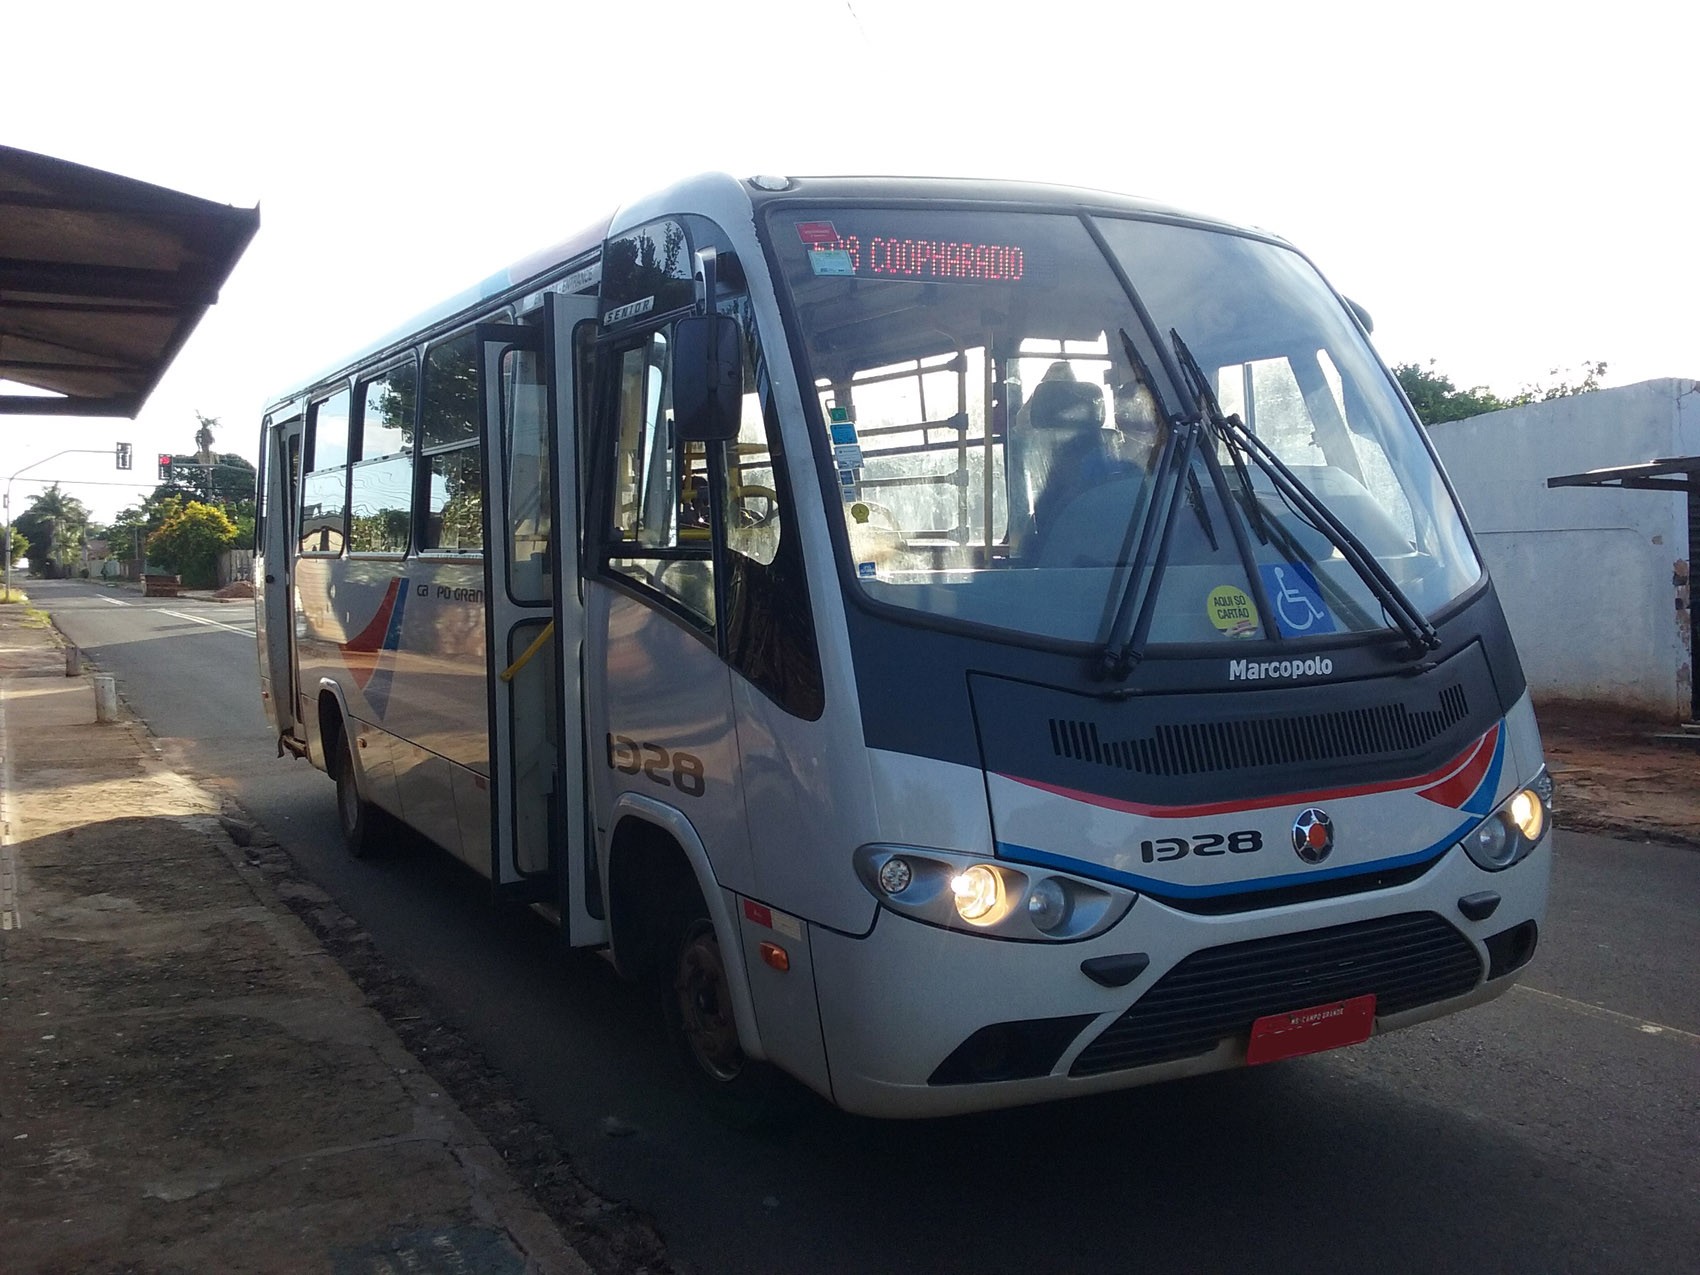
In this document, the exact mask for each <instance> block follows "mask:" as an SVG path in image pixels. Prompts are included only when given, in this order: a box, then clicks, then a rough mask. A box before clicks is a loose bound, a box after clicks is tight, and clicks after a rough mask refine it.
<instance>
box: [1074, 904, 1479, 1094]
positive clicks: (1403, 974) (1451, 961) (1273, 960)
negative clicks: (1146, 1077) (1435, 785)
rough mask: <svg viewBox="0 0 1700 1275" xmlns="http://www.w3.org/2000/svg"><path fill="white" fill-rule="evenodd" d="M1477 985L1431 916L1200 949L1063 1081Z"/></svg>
mask: <svg viewBox="0 0 1700 1275" xmlns="http://www.w3.org/2000/svg"><path fill="white" fill-rule="evenodd" d="M1481 977H1482V961H1481V958H1480V957H1479V956H1478V955H1477V954H1476V949H1475V947H1474V946H1473V945H1472V944H1471V943H1470V941H1469V940H1468V939H1466V938H1465V937H1464V936H1463V935H1462V934H1461V933H1459V932H1458V930H1457V929H1456V928H1454V927H1453V926H1451V925H1449V924H1448V923H1447V922H1446V921H1445V920H1443V919H1442V918H1441V917H1439V916H1437V915H1436V914H1435V913H1433V912H1407V913H1405V914H1403V915H1401V916H1390V917H1382V918H1379V919H1377V920H1374V921H1357V922H1354V923H1352V924H1350V925H1336V926H1333V927H1331V928H1329V929H1325V930H1310V931H1306V932H1304V933H1301V934H1282V935H1279V936H1277V937H1275V938H1268V939H1253V940H1251V941H1249V942H1245V943H1230V944H1227V945H1226V946H1224V947H1212V948H1206V949H1205V950H1204V951H1202V952H1194V953H1193V954H1192V955H1191V956H1189V957H1187V958H1186V959H1185V960H1183V961H1182V962H1181V963H1180V964H1179V965H1177V966H1175V968H1174V969H1172V970H1170V971H1169V972H1168V973H1167V974H1165V975H1164V976H1163V977H1162V978H1161V979H1159V980H1158V981H1157V984H1156V986H1154V987H1153V988H1152V989H1151V990H1150V991H1148V992H1146V993H1145V995H1144V996H1142V997H1140V998H1139V1000H1138V1001H1137V1002H1135V1004H1134V1006H1133V1008H1131V1009H1130V1010H1128V1011H1127V1013H1125V1014H1123V1015H1122V1016H1121V1017H1120V1018H1118V1019H1117V1020H1116V1021H1115V1022H1113V1023H1111V1024H1110V1026H1109V1027H1107V1028H1105V1029H1104V1031H1103V1033H1102V1034H1101V1035H1100V1036H1099V1037H1098V1039H1097V1040H1095V1041H1093V1042H1092V1043H1091V1044H1090V1045H1088V1046H1087V1047H1086V1048H1085V1050H1083V1051H1082V1052H1081V1054H1080V1057H1079V1058H1077V1059H1075V1062H1074V1066H1073V1067H1072V1068H1071V1069H1070V1073H1069V1074H1070V1075H1074V1076H1096V1075H1099V1074H1101V1073H1103V1072H1106V1071H1119V1070H1122V1069H1124V1068H1127V1067H1144V1066H1149V1065H1150V1064H1152V1063H1160V1062H1171V1061H1173V1060H1175V1059H1177V1058H1193V1057H1196V1056H1198V1055H1199V1054H1207V1053H1209V1052H1210V1051H1211V1050H1212V1049H1214V1048H1216V1046H1217V1044H1218V1043H1219V1042H1220V1041H1222V1040H1224V1039H1226V1038H1228V1037H1232V1036H1245V1035H1247V1034H1248V1033H1249V1032H1250V1031H1251V1025H1252V1023H1253V1022H1254V1021H1255V1020H1257V1019H1259V1018H1262V1017H1263V1016H1264V1015H1265V1014H1280V1013H1285V1012H1287V1011H1289V1010H1295V1009H1305V1008H1307V1007H1309V1006H1312V1005H1325V1004H1327V1003H1329V1002H1330V1001H1339V1000H1346V999H1348V998H1349V997H1353V996H1365V995H1369V994H1371V993H1373V994H1374V996H1375V1012H1376V1013H1377V1014H1378V1015H1381V1014H1398V1013H1402V1012H1403V1011H1405V1010H1408V1009H1415V1008H1416V1007H1417V1006H1419V1005H1428V1004H1432V1003H1433V1002H1435V1001H1441V1000H1446V999H1447V998H1448V997H1452V996H1461V995H1463V994H1464V993H1465V992H1468V991H1469V990H1470V989H1471V988H1473V987H1475V986H1476V984H1477V983H1478V982H1479V981H1480V980H1481Z"/></svg>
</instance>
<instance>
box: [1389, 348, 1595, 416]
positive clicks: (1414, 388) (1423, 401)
mask: <svg viewBox="0 0 1700 1275" xmlns="http://www.w3.org/2000/svg"><path fill="white" fill-rule="evenodd" d="M1582 370H1583V375H1582V378H1581V379H1580V380H1579V381H1576V382H1575V383H1572V382H1570V381H1569V380H1567V379H1566V380H1560V381H1558V382H1557V383H1556V384H1553V385H1541V384H1539V383H1538V382H1537V383H1535V384H1531V385H1525V386H1524V387H1523V388H1522V389H1521V390H1519V391H1518V392H1517V393H1515V394H1513V395H1511V397H1509V398H1501V397H1500V396H1499V395H1497V394H1495V393H1494V392H1493V391H1492V390H1490V389H1488V387H1487V386H1485V385H1477V386H1475V387H1473V388H1471V389H1467V390H1461V389H1459V388H1458V387H1457V386H1456V385H1454V384H1453V383H1452V379H1451V378H1450V377H1448V376H1446V375H1445V374H1443V373H1441V372H1438V371H1435V370H1434V360H1433V359H1430V360H1429V361H1428V367H1426V368H1424V367H1420V366H1418V365H1417V364H1415V363H1399V364H1396V365H1395V366H1394V368H1393V375H1394V376H1396V377H1398V378H1399V384H1400V385H1401V386H1402V387H1403V388H1404V390H1405V396H1406V397H1407V398H1409V399H1410V400H1411V406H1412V407H1414V408H1416V409H1417V419H1418V420H1420V421H1421V422H1422V423H1423V424H1424V425H1437V424H1439V423H1440V422H1442V421H1461V420H1463V419H1465V418H1466V417H1470V416H1480V415H1482V414H1483V413H1484V412H1498V411H1503V410H1504V409H1505V408H1508V407H1525V406H1527V405H1528V404H1530V403H1546V402H1551V401H1552V400H1553V399H1555V398H1567V397H1568V396H1570V395H1572V394H1587V393H1590V392H1592V391H1594V390H1597V389H1599V388H1600V378H1601V377H1602V376H1604V375H1605V374H1606V365H1605V363H1604V361H1603V360H1602V361H1600V362H1597V363H1584V364H1583V365H1582ZM1549 375H1551V376H1555V377H1556V376H1561V375H1564V376H1568V373H1567V372H1566V370H1565V369H1564V368H1556V367H1555V368H1553V369H1552V370H1551V372H1550V373H1549Z"/></svg>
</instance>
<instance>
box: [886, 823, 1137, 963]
mask: <svg viewBox="0 0 1700 1275" xmlns="http://www.w3.org/2000/svg"><path fill="white" fill-rule="evenodd" d="M855 866H856V875H857V876H858V877H859V878H860V879H861V881H862V884H863V885H865V886H866V887H867V888H868V890H869V892H870V893H871V894H873V896H874V898H876V899H878V900H879V902H880V905H881V906H882V907H885V908H888V909H890V910H891V911H893V912H896V913H899V914H900V915H903V916H907V917H910V918H911V919H913V920H917V921H924V922H926V923H927V924H929V925H937V926H942V927H944V928H945V929H952V930H964V931H969V932H972V933H974V934H985V935H990V936H992V937H994V938H1003V939H1023V940H1026V941H1028V942H1041V941H1046V940H1049V941H1053V942H1056V941H1063V940H1069V939H1082V938H1088V937H1090V936H1091V935H1094V934H1098V933H1101V932H1103V931H1104V930H1107V929H1109V928H1110V927H1111V926H1112V925H1114V924H1115V923H1116V922H1117V921H1119V920H1121V919H1122V917H1123V916H1124V915H1126V913H1127V910H1128V908H1130V907H1132V906H1133V903H1134V900H1135V899H1137V898H1138V897H1139V896H1138V895H1136V894H1135V893H1134V892H1133V891H1132V890H1124V889H1120V888H1118V887H1116V886H1112V885H1102V884H1099V883H1098V882H1095V881H1081V880H1078V879H1077V878H1075V877H1071V876H1063V875H1061V874H1059V873H1051V872H1040V871H1035V870H1034V869H1031V868H1026V867H1017V866H1015V865H1013V864H1007V863H1002V862H998V863H988V862H986V861H985V860H983V859H977V858H974V857H971V856H968V855H958V854H954V853H950V852H947V851H940V850H923V849H918V848H916V847H913V846H891V845H868V846H863V847H861V848H860V849H859V850H857V851H856V854H855Z"/></svg>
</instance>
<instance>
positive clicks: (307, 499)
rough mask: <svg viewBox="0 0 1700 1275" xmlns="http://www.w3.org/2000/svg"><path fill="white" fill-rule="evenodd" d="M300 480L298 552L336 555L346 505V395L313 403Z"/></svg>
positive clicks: (337, 394)
mask: <svg viewBox="0 0 1700 1275" xmlns="http://www.w3.org/2000/svg"><path fill="white" fill-rule="evenodd" d="M307 447H308V452H307V464H308V470H307V475H306V477H305V478H303V479H302V480H301V524H300V525H301V552H302V553H323V554H339V553H341V552H342V546H343V539H344V526H345V521H344V515H345V514H346V512H347V502H348V391H347V390H341V391H338V392H337V393H335V394H333V395H331V397H329V398H327V399H325V400H324V401H323V402H320V403H315V404H314V405H313V407H312V409H311V412H310V414H309V416H308V424H307Z"/></svg>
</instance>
